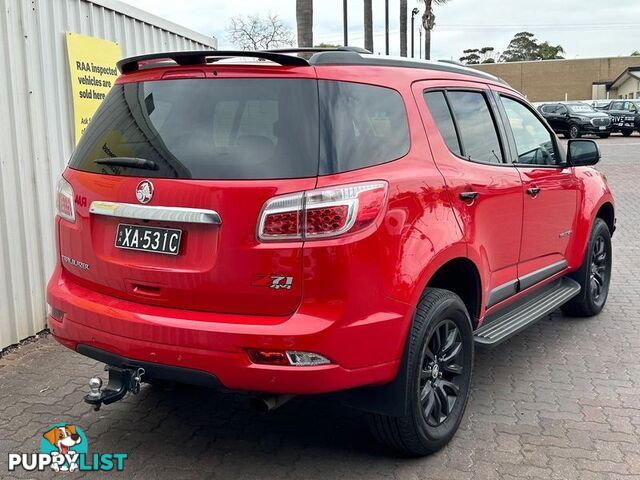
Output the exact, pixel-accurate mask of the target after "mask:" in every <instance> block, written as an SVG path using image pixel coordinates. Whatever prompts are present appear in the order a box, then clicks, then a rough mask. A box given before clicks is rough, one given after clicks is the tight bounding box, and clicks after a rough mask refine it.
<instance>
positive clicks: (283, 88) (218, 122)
mask: <svg viewBox="0 0 640 480" xmlns="http://www.w3.org/2000/svg"><path fill="white" fill-rule="evenodd" d="M408 149H409V129H408V125H407V115H406V110H405V107H404V101H403V99H402V96H401V95H400V94H399V93H398V92H396V91H395V90H391V89H388V88H384V87H379V86H373V85H364V84H357V83H349V82H337V81H327V80H320V81H316V80H298V79H264V78H259V79H197V80H195V79H194V80H191V79H189V80H187V79H180V80H161V81H153V82H140V83H127V84H120V85H116V86H114V87H113V89H112V90H111V92H110V93H109V94H108V95H107V98H106V99H105V100H104V102H103V103H102V105H101V106H100V108H99V109H98V111H97V112H96V114H95V115H94V116H93V119H92V120H91V123H90V124H89V126H88V127H87V130H86V131H85V133H84V134H83V136H82V138H81V140H80V142H79V144H78V146H77V148H76V150H75V152H74V153H73V156H72V157H71V162H70V166H71V167H72V168H75V169H78V170H83V171H86V172H93V173H101V174H108V175H128V176H145V177H155V178H194V179H206V180H214V179H239V180H241V179H242V180H244V179H256V180H260V179H269V178H273V179H277V178H301V177H313V176H316V175H318V174H320V175H326V174H332V173H340V172H345V171H349V170H355V169H359V168H365V167H369V166H373V165H378V164H381V163H385V162H389V161H391V160H395V159H397V158H400V157H402V156H403V155H405V154H406V153H407V151H408Z"/></svg>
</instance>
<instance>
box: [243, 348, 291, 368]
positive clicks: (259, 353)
mask: <svg viewBox="0 0 640 480" xmlns="http://www.w3.org/2000/svg"><path fill="white" fill-rule="evenodd" d="M249 358H250V359H251V361H252V362H253V363H261V364H263V365H290V363H289V359H288V358H287V355H286V354H285V353H284V352H279V351H273V350H249Z"/></svg>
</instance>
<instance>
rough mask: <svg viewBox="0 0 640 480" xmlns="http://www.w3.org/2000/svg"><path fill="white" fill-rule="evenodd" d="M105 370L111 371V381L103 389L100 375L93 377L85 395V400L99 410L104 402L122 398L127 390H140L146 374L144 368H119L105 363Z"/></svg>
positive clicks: (107, 403)
mask: <svg viewBox="0 0 640 480" xmlns="http://www.w3.org/2000/svg"><path fill="white" fill-rule="evenodd" d="M104 369H105V371H107V372H109V383H107V386H106V387H105V388H104V389H103V388H102V380H101V379H100V378H99V377H92V378H91V379H90V380H89V393H88V394H87V395H85V396H84V401H85V402H87V403H88V404H90V405H93V409H94V410H95V411H96V412H97V411H98V410H100V407H101V406H102V404H105V405H109V404H110V403H113V402H117V401H118V400H122V399H123V398H124V396H125V395H126V394H127V392H131V393H133V394H134V395H135V394H137V393H138V392H139V391H140V382H141V381H142V376H143V375H144V368H119V367H113V366H111V365H105V367H104Z"/></svg>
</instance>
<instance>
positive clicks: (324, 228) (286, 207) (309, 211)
mask: <svg viewBox="0 0 640 480" xmlns="http://www.w3.org/2000/svg"><path fill="white" fill-rule="evenodd" d="M386 198H387V182H384V181H376V182H366V183H354V184H351V185H341V186H337V187H329V188H323V189H317V190H311V191H309V192H305V193H298V194H293V195H284V196H280V197H274V198H272V199H271V200H269V201H268V202H267V203H266V204H265V206H264V208H263V211H262V215H261V216H260V223H259V225H258V238H259V239H260V240H280V241H285V240H296V239H298V240H313V239H321V238H327V237H337V236H339V235H343V234H345V233H354V232H357V231H359V230H362V229H363V228H366V227H367V226H369V225H371V224H372V223H373V222H374V221H375V220H376V219H377V218H378V216H379V215H380V212H381V211H382V209H383V207H384V204H385V201H386Z"/></svg>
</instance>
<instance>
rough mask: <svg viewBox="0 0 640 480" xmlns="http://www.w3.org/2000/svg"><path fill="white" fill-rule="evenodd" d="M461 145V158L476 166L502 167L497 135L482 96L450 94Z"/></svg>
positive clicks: (476, 93)
mask: <svg viewBox="0 0 640 480" xmlns="http://www.w3.org/2000/svg"><path fill="white" fill-rule="evenodd" d="M447 98H448V100H449V105H451V110H452V112H453V116H454V120H455V122H456V124H457V126H458V132H459V133H460V140H461V142H462V156H463V157H465V158H467V159H468V160H471V161H473V162H480V163H503V157H502V150H501V148H500V141H499V139H498V132H497V130H496V125H495V122H494V120H493V115H492V114H491V111H490V110H489V105H488V103H487V99H486V98H485V96H484V94H483V93H481V92H464V91H448V92H447Z"/></svg>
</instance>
